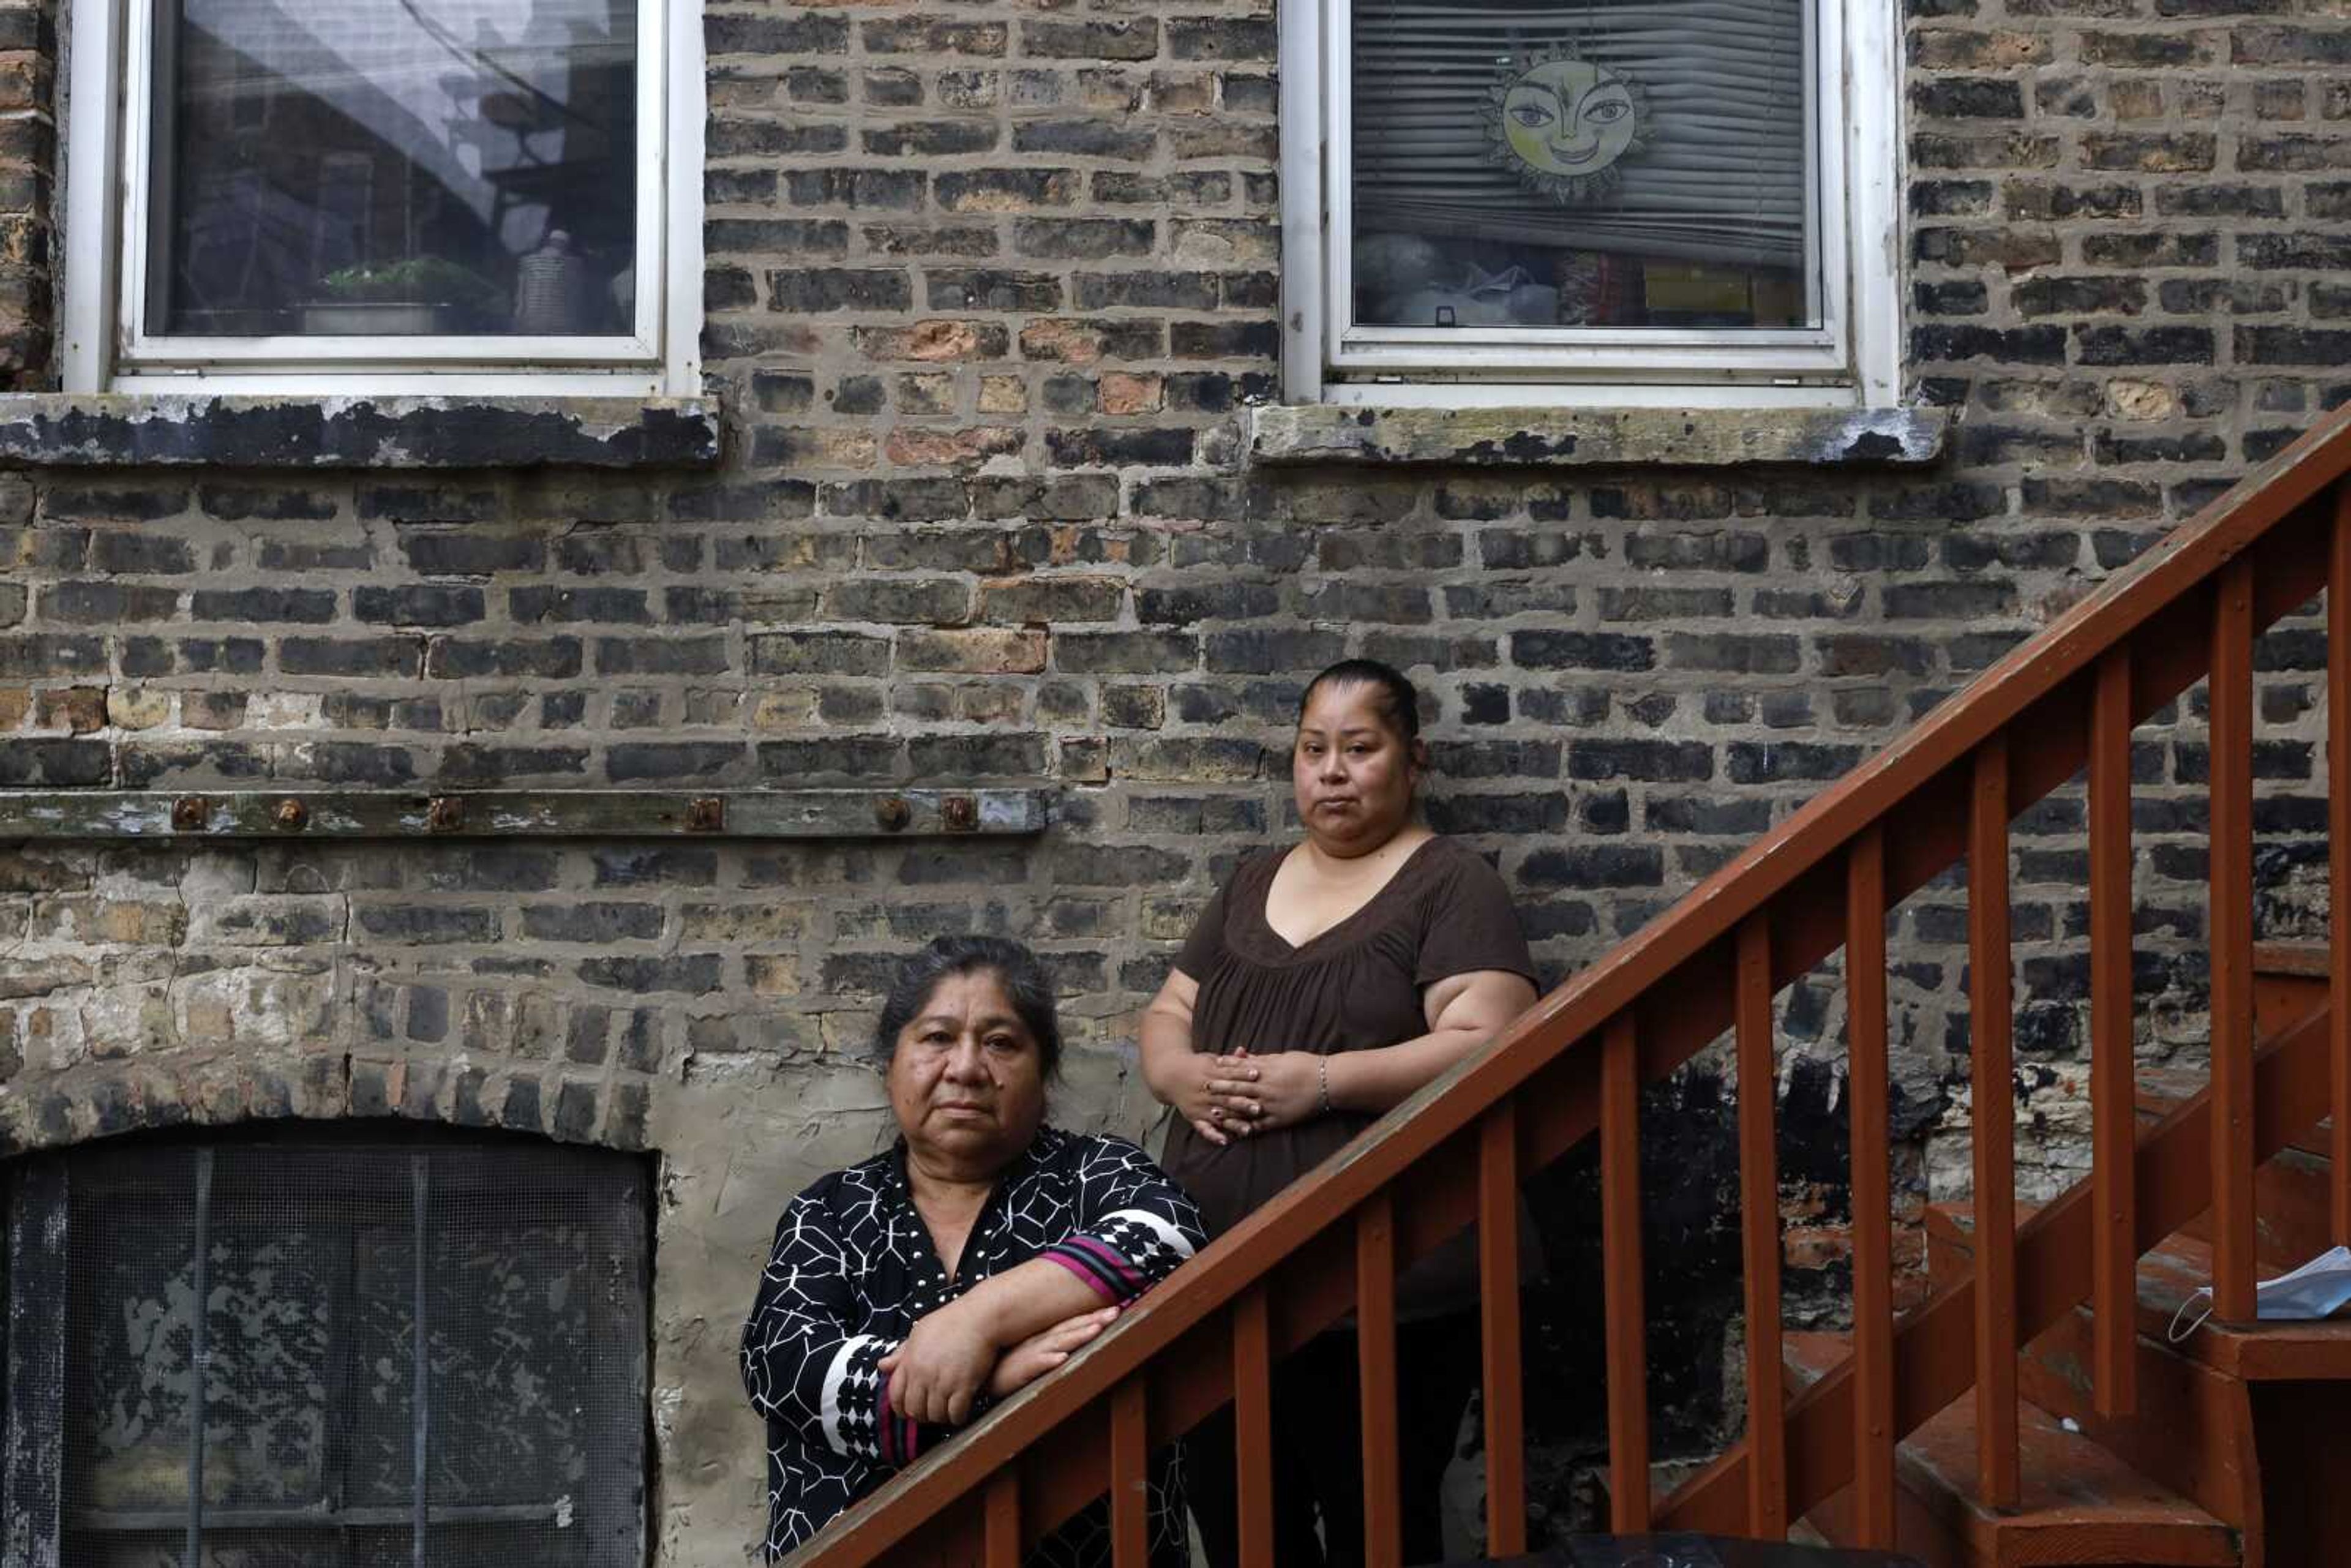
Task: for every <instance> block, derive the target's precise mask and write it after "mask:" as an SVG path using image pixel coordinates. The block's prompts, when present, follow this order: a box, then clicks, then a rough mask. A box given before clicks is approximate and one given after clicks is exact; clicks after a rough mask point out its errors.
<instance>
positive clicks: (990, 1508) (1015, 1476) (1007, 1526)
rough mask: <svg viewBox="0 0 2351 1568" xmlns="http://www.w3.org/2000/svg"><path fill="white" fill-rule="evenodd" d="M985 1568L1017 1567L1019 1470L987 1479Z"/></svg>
mask: <svg viewBox="0 0 2351 1568" xmlns="http://www.w3.org/2000/svg"><path fill="white" fill-rule="evenodd" d="M985 1507H986V1509H987V1568H1020V1467H1019V1461H1017V1460H1016V1461H1014V1462H1013V1463H1011V1464H1008V1465H1007V1466H1005V1467H1004V1468H1003V1469H1000V1470H998V1471H997V1472H996V1473H995V1474H994V1475H992V1476H990V1477H988V1478H987V1503H986V1504H985Z"/></svg>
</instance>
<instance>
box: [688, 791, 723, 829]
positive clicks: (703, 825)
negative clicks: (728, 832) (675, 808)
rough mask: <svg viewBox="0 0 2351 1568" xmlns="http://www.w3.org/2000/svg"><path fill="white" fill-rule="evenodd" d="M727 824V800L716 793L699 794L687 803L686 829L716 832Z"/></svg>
mask: <svg viewBox="0 0 2351 1568" xmlns="http://www.w3.org/2000/svg"><path fill="white" fill-rule="evenodd" d="M725 828H726V801H725V800H721V799H720V798H719V797H717V796H716V795H697V796H695V798H694V799H693V800H688V801H687V802H686V803H685V831H687V832H690V833H716V832H718V831H722V830H724V829H725Z"/></svg>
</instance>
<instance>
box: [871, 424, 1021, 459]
mask: <svg viewBox="0 0 2351 1568" xmlns="http://www.w3.org/2000/svg"><path fill="white" fill-rule="evenodd" d="M1028 441H1029V433H1028V432H1027V431H1025V430H1022V429H1021V428H1020V427H1019V426H1018V425H1002V424H981V425H973V426H970V427H969V428H967V429H963V430H929V429H925V428H924V427H923V426H921V425H903V424H902V425H900V426H899V427H898V428H897V429H895V430H893V431H892V432H891V433H890V437H889V439H888V440H887V441H886V442H884V443H883V455H884V456H886V457H887V458H888V459H889V460H890V461H891V462H892V463H894V464H899V465H904V466H907V467H917V468H944V467H957V466H968V465H972V464H976V463H984V462H986V461H987V459H988V458H991V457H1006V456H1011V455H1016V454H1018V453H1019V450H1020V449H1021V448H1022V447H1023V446H1025V445H1027V444H1028Z"/></svg>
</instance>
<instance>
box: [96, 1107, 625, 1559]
mask: <svg viewBox="0 0 2351 1568" xmlns="http://www.w3.org/2000/svg"><path fill="white" fill-rule="evenodd" d="M68 1194H69V1196H68V1199H67V1208H68V1214H67V1217H66V1218H67V1246H66V1274H67V1298H68V1311H67V1320H66V1340H65V1345H64V1360H65V1365H66V1369H67V1374H66V1388H65V1391H64V1401H63V1410H62V1419H61V1426H62V1428H63V1437H64V1445H63V1472H62V1477H61V1480H62V1486H61V1495H60V1499H59V1512H60V1514H61V1516H62V1517H61V1525H62V1536H63V1541H62V1545H63V1553H62V1555H63V1561H64V1563H66V1564H67V1565H68V1568H82V1565H85V1564H89V1565H94V1568H133V1565H136V1568H166V1565H170V1568H186V1565H187V1564H188V1563H189V1561H190V1559H189V1542H190V1541H191V1539H192V1538H193V1540H195V1542H197V1546H196V1562H197V1563H199V1564H201V1565H202V1568H279V1565H281V1564H282V1565H285V1568H294V1565H296V1564H300V1565H301V1568H319V1565H321V1564H349V1565H350V1568H378V1565H381V1568H393V1565H395V1564H399V1565H414V1564H430V1565H433V1568H475V1565H492V1564H495V1565H496V1568H512V1565H513V1564H516V1563H531V1564H545V1565H548V1568H601V1565H603V1564H622V1563H636V1562H638V1561H639V1560H640V1559H641V1557H642V1554H643V1551H642V1542H643V1523H642V1520H643V1421H644V1416H643V1411H644V1321H643V1301H644V1281H645V1226H644V1216H643V1191H642V1182H641V1177H640V1173H639V1168H638V1166H636V1165H635V1163H634V1162H632V1161H631V1160H629V1159H627V1158H626V1157H624V1156H620V1155H601V1154H596V1153H593V1152H590V1151H580V1150H572V1149H559V1148H553V1147H532V1146H522V1145H498V1146H482V1147H456V1146H446V1145H432V1146H368V1147H354V1146H341V1147H333V1146H317V1147H303V1146H287V1145H219V1146H216V1147H214V1148H212V1149H209V1150H205V1149H200V1148H196V1147H157V1146H153V1145H149V1146H144V1147H136V1148H125V1149H120V1150H105V1151H92V1152H89V1153H86V1154H82V1155H76V1156H73V1157H72V1159H71V1162H70V1165H69V1166H68ZM420 1238H421V1239H422V1249H421V1253H420V1247H419V1240H420ZM200 1253H201V1256H200ZM420 1265H421V1266H420ZM199 1291H201V1298H202V1311H201V1317H199V1310H198V1301H199ZM420 1304H421V1310H422V1314H423V1349H424V1353H425V1354H424V1357H423V1368H422V1369H421V1370H422V1375H421V1380H420V1367H419V1362H418V1357H417V1354H416V1351H417V1345H418V1340H417V1322H418V1316H419V1310H420ZM200 1370H201V1373H202V1379H201V1384H199V1381H198V1376H197V1375H198V1372H199V1371H200ZM420 1386H421V1388H422V1400H421V1406H422V1407H421V1409H420V1399H419V1390H420ZM420 1417H421V1419H420ZM199 1424H201V1428H202V1431H203V1435H204V1440H203V1444H202V1448H201V1450H198V1449H197V1448H195V1447H194V1446H193V1444H192V1441H191V1433H192V1432H193V1430H194V1429H195V1428H196V1427H198V1425H199ZM420 1470H421V1473H422V1474H423V1477H424V1478H425V1479H424V1489H423V1490H424V1501H425V1504H426V1508H425V1511H424V1521H425V1522H424V1530H423V1540H422V1542H419V1540H418V1538H417V1533H416V1529H415V1525H416V1520H417V1515H418V1507H417V1503H418V1499H417V1478H418V1476H419V1474H420ZM199 1476H200V1477H201V1479H200V1480H199V1479H197V1478H198V1477H199Z"/></svg>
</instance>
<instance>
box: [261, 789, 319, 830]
mask: <svg viewBox="0 0 2351 1568" xmlns="http://www.w3.org/2000/svg"><path fill="white" fill-rule="evenodd" d="M271 815H272V816H274V817H275V818H277V825H278V826H279V827H281V828H290V829H301V828H307V827H308V826H309V825H310V808H309V807H308V806H305V805H304V804H302V802H301V801H299V800H296V799H294V797H293V796H291V795H288V796H287V797H286V799H284V800H280V801H278V802H277V810H276V811H274V812H272V813H271Z"/></svg>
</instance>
